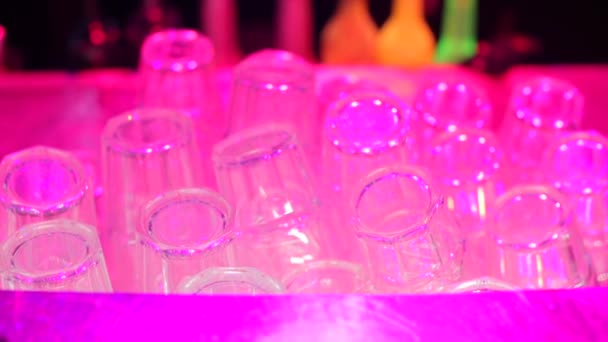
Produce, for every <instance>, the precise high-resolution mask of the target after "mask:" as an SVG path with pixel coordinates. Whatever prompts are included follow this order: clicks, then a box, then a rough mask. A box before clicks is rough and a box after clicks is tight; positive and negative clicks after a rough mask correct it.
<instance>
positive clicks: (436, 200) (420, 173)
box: [351, 165, 444, 244]
mask: <svg viewBox="0 0 608 342" xmlns="http://www.w3.org/2000/svg"><path fill="white" fill-rule="evenodd" d="M393 176H400V177H404V178H410V179H413V180H414V181H416V182H420V183H422V184H424V185H425V187H426V191H427V193H428V195H429V203H428V205H427V208H426V209H425V211H424V213H423V214H422V215H421V217H420V218H419V221H420V222H417V223H413V224H410V225H409V226H407V227H403V228H402V229H400V230H398V231H394V232H390V233H389V232H377V231H375V230H374V229H373V228H372V227H370V226H369V225H368V224H367V223H366V222H364V220H363V219H362V218H361V215H360V214H359V210H358V207H359V205H360V203H361V200H362V199H363V198H364V196H365V193H366V192H367V191H368V190H369V189H370V188H371V187H372V186H374V185H375V184H377V183H378V182H381V181H385V180H386V179H389V178H390V177H393ZM433 189H436V187H435V186H434V183H433V181H432V178H431V176H430V174H429V173H428V172H427V171H426V170H424V169H423V168H421V167H418V166H409V165H408V166H392V167H385V168H380V169H377V170H375V171H373V172H371V173H370V174H368V175H367V176H366V177H364V178H363V179H362V180H361V181H360V182H359V187H358V190H357V191H355V192H353V195H352V196H351V208H352V210H353V212H354V217H353V221H354V222H353V223H354V228H355V232H356V234H357V235H358V236H359V237H363V238H369V239H372V240H376V241H379V242H383V243H389V244H390V243H395V242H398V241H401V240H403V239H408V238H410V237H413V236H417V235H418V234H423V233H424V232H426V231H427V230H428V225H427V224H428V219H429V216H431V215H432V214H433V213H434V212H435V211H436V210H437V209H438V208H437V207H438V206H443V205H444V203H443V202H444V199H443V197H442V196H440V195H438V194H437V193H436V192H435V191H433Z"/></svg>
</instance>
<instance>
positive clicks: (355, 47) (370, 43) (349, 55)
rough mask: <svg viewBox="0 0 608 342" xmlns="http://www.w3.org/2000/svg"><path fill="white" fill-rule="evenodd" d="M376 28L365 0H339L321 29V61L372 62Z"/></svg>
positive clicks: (341, 62) (331, 62)
mask: <svg viewBox="0 0 608 342" xmlns="http://www.w3.org/2000/svg"><path fill="white" fill-rule="evenodd" d="M377 34H378V27H377V26H376V23H375V22H374V20H373V19H372V17H371V16H370V14H369V10H368V6H367V0H341V1H340V3H339V5H338V9H337V11H336V13H335V14H334V16H333V17H332V18H331V19H330V20H329V21H328V22H327V24H326V25H325V27H324V28H323V31H322V32H321V47H320V50H321V61H322V62H323V63H327V64H373V63H374V50H375V44H376V36H377Z"/></svg>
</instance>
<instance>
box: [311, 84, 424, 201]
mask: <svg viewBox="0 0 608 342" xmlns="http://www.w3.org/2000/svg"><path fill="white" fill-rule="evenodd" d="M411 118H412V111H411V109H410V108H409V107H408V106H407V105H406V104H405V103H403V102H402V101H401V100H399V99H398V98H397V97H396V96H395V95H393V94H392V93H390V92H383V91H366V92H363V91H362V92H357V93H355V94H352V95H350V96H347V97H346V98H344V99H342V100H339V101H337V102H335V103H334V104H333V105H332V106H331V108H330V109H329V111H328V113H327V117H326V118H325V124H324V127H323V129H324V137H323V164H324V165H323V172H324V178H326V182H327V183H328V184H327V185H328V186H329V188H330V189H331V190H333V191H334V192H338V193H343V194H344V195H345V196H346V197H348V196H349V195H350V193H348V189H352V188H353V187H355V186H356V185H357V184H358V182H359V180H361V178H363V177H364V176H366V175H367V174H368V173H369V172H371V171H373V170H375V169H377V168H379V167H383V166H387V165H391V164H404V163H410V162H412V161H416V160H417V157H418V154H417V150H416V149H415V145H414V144H415V142H416V139H415V138H416V137H415V136H414V135H413V132H412V127H411ZM344 191H346V192H344Z"/></svg>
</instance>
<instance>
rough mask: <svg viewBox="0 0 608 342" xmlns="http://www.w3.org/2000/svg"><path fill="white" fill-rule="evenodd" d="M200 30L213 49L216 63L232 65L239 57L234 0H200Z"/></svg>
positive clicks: (235, 4)
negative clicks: (207, 38)
mask: <svg viewBox="0 0 608 342" xmlns="http://www.w3.org/2000/svg"><path fill="white" fill-rule="evenodd" d="M201 10H202V13H201V23H202V26H203V27H202V30H203V32H205V35H206V36H207V37H209V39H210V40H211V42H212V43H213V46H214V49H215V61H216V63H217V64H218V65H233V64H236V63H237V62H238V61H239V60H240V59H241V50H240V46H239V39H238V32H239V31H238V23H237V3H236V1H235V0H221V1H217V0H201Z"/></svg>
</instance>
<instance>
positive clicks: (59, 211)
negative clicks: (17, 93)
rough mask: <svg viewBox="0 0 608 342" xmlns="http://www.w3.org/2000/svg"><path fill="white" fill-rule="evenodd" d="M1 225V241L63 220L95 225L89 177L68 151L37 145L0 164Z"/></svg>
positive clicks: (15, 154) (14, 154)
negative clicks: (29, 227) (22, 230)
mask: <svg viewBox="0 0 608 342" xmlns="http://www.w3.org/2000/svg"><path fill="white" fill-rule="evenodd" d="M0 177H1V178H0V179H1V180H2V186H0V202H1V203H2V205H3V208H2V209H3V210H4V211H5V213H4V214H3V216H4V221H5V222H4V224H5V225H4V226H3V227H0V242H2V241H4V240H5V239H6V238H7V237H8V236H10V235H11V234H13V233H14V232H15V231H17V230H18V229H20V228H21V227H22V226H24V225H27V224H30V223H35V222H42V221H48V220H52V219H58V218H64V219H73V220H78V221H81V222H84V223H87V224H90V225H92V226H95V225H96V224H97V222H96V213H95V203H94V198H93V190H92V189H91V187H90V177H89V175H88V174H87V173H86V172H85V170H84V168H83V166H82V164H81V163H80V162H79V161H78V159H77V158H76V157H75V156H73V155H72V154H70V153H68V152H64V151H61V150H58V149H54V148H50V147H44V146H36V147H32V148H28V149H25V150H22V151H19V152H15V153H13V154H9V155H7V156H6V157H4V159H3V160H2V163H0Z"/></svg>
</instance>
